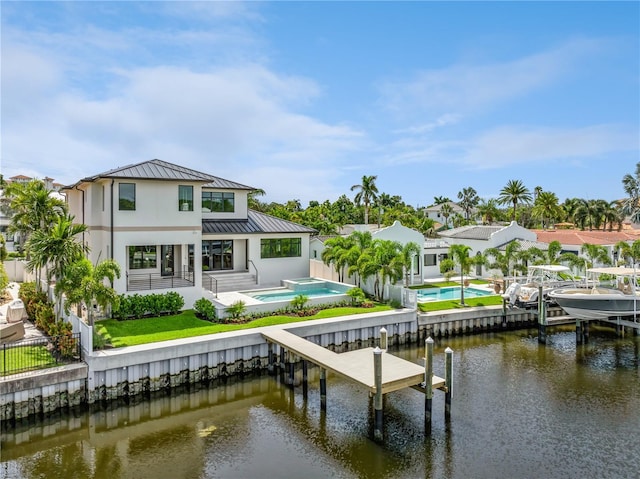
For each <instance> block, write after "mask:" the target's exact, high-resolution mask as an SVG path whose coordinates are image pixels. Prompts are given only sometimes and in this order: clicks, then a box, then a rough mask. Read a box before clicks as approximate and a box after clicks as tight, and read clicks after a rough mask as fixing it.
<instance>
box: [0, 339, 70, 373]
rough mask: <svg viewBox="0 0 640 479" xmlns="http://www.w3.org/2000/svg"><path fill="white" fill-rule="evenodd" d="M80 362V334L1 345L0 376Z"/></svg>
mask: <svg viewBox="0 0 640 479" xmlns="http://www.w3.org/2000/svg"><path fill="white" fill-rule="evenodd" d="M80 361H82V348H81V345H80V333H74V334H69V335H60V336H53V337H50V338H39V339H29V340H24V341H20V342H18V343H11V344H3V345H2V350H1V351H0V374H1V375H2V376H9V375H12V374H19V373H24V372H27V371H34V370H38V369H46V368H50V367H53V366H59V365H61V364H70V363H77V362H80Z"/></svg>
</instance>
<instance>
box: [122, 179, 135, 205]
mask: <svg viewBox="0 0 640 479" xmlns="http://www.w3.org/2000/svg"><path fill="white" fill-rule="evenodd" d="M118 189H119V193H120V195H119V198H118V205H119V209H120V211H135V209H136V184H135V183H120V184H119V185H118Z"/></svg>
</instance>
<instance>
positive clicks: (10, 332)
mask: <svg viewBox="0 0 640 479" xmlns="http://www.w3.org/2000/svg"><path fill="white" fill-rule="evenodd" d="M22 338H24V323H23V322H22V321H20V322H19V323H6V324H0V344H7V343H12V342H14V341H18V340H19V339H22Z"/></svg>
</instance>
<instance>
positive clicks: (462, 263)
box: [449, 244, 473, 306]
mask: <svg viewBox="0 0 640 479" xmlns="http://www.w3.org/2000/svg"><path fill="white" fill-rule="evenodd" d="M470 251H471V246H469V245H466V244H452V245H451V246H449V258H451V259H452V260H453V262H454V263H455V264H457V265H458V266H459V267H460V304H461V305H462V306H464V305H465V304H464V274H465V273H469V271H470V270H471V265H472V264H473V262H472V258H470V257H469V252H470Z"/></svg>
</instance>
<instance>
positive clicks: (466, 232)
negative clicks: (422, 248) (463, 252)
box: [440, 226, 504, 240]
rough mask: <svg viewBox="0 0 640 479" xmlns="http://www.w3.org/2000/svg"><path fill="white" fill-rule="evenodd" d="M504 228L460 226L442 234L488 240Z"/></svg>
mask: <svg viewBox="0 0 640 479" xmlns="http://www.w3.org/2000/svg"><path fill="white" fill-rule="evenodd" d="M503 228H504V226H461V227H460V228H454V229H452V230H448V231H441V232H440V236H444V237H445V238H460V239H474V240H488V239H489V238H490V237H491V235H492V234H493V233H495V232H496V231H500V230H501V229H503Z"/></svg>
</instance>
